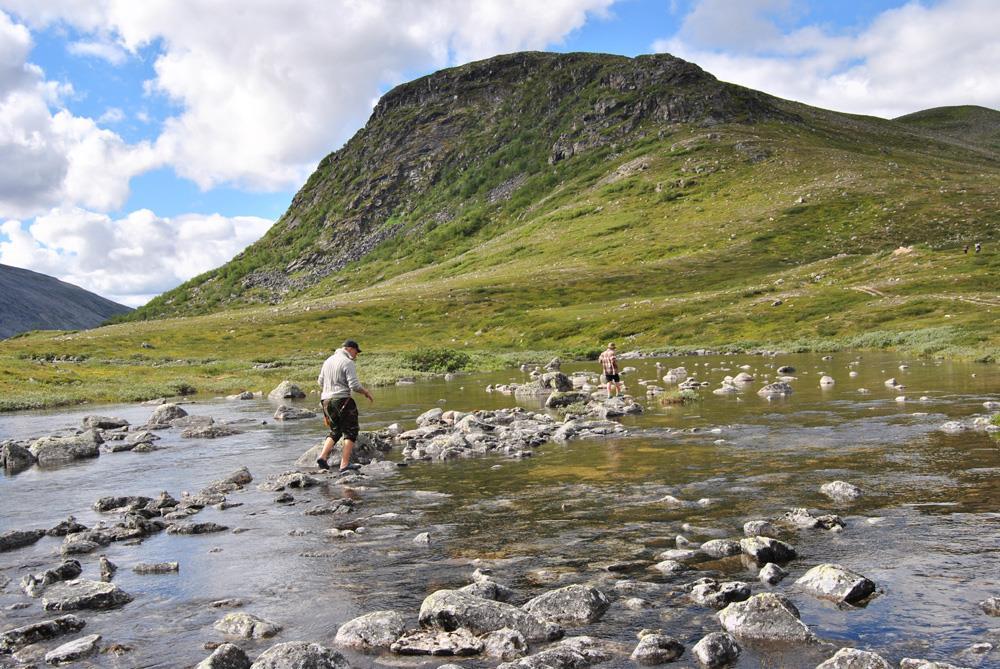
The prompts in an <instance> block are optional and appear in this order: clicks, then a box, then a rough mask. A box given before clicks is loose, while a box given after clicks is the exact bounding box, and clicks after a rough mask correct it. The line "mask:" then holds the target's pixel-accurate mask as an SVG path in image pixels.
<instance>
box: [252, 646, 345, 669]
mask: <svg viewBox="0 0 1000 669" xmlns="http://www.w3.org/2000/svg"><path fill="white" fill-rule="evenodd" d="M350 667H351V665H349V664H348V663H347V660H345V659H344V656H343V655H341V654H340V653H338V652H337V651H335V650H331V649H330V648H326V647H325V646H321V645H319V644H318V643H306V642H304V641H290V642H288V643H279V644H278V645H276V646H271V647H270V648H268V649H267V650H266V651H264V652H263V653H261V655H260V657H258V658H257V660H256V661H255V662H254V663H253V664H252V665H250V669H350Z"/></svg>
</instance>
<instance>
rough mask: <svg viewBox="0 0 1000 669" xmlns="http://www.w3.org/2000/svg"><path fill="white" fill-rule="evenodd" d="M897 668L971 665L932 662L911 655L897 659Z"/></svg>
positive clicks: (953, 668)
mask: <svg viewBox="0 0 1000 669" xmlns="http://www.w3.org/2000/svg"><path fill="white" fill-rule="evenodd" d="M899 669H971V667H959V666H957V665H954V664H948V663H947V662H934V661H932V660H919V659H914V658H912V657H904V658H903V659H902V660H900V661H899Z"/></svg>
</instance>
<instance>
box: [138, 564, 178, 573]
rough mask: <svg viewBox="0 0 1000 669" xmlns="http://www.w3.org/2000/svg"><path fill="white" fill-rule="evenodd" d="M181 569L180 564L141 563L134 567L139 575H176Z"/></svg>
mask: <svg viewBox="0 0 1000 669" xmlns="http://www.w3.org/2000/svg"><path fill="white" fill-rule="evenodd" d="M180 569H181V565H180V563H179V562H153V563H150V562H140V563H139V564H137V565H135V566H134V567H132V571H134V572H135V573H137V574H176V573H177V572H179V571H180Z"/></svg>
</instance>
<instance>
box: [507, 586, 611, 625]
mask: <svg viewBox="0 0 1000 669" xmlns="http://www.w3.org/2000/svg"><path fill="white" fill-rule="evenodd" d="M610 605H611V600H609V599H608V596H607V595H605V594H604V593H603V592H601V591H600V590H598V589H597V588H594V587H591V586H587V585H567V586H566V587H563V588H559V589H558V590H552V591H550V592H546V593H543V594H541V595H539V596H538V597H535V598H534V599H531V600H529V601H528V602H526V603H525V604H524V606H522V607H521V608H523V609H524V610H525V611H527V612H528V613H530V614H532V615H534V616H536V617H538V618H541V619H542V620H548V621H550V622H554V623H564V624H583V623H592V622H595V621H597V620H600V619H601V616H603V615H604V612H605V611H607V610H608V607H609V606H610Z"/></svg>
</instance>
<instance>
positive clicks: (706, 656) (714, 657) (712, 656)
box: [691, 632, 742, 669]
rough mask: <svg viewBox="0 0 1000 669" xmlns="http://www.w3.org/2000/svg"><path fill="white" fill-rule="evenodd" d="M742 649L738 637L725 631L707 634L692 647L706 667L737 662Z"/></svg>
mask: <svg viewBox="0 0 1000 669" xmlns="http://www.w3.org/2000/svg"><path fill="white" fill-rule="evenodd" d="M741 652H742V649H741V648H740V645H739V644H738V643H736V639H734V638H733V637H731V636H729V635H728V634H726V633H725V632H712V633H711V634H706V635H705V636H704V637H702V638H701V640H700V641H698V643H696V644H695V645H694V648H692V649H691V654H692V655H694V656H695V658H696V659H697V660H698V661H699V662H700V663H701V665H702V666H703V667H706V669H719V668H720V667H726V666H729V665H730V664H735V663H736V660H738V659H739V657H740V653H741Z"/></svg>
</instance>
